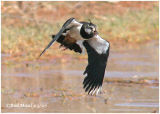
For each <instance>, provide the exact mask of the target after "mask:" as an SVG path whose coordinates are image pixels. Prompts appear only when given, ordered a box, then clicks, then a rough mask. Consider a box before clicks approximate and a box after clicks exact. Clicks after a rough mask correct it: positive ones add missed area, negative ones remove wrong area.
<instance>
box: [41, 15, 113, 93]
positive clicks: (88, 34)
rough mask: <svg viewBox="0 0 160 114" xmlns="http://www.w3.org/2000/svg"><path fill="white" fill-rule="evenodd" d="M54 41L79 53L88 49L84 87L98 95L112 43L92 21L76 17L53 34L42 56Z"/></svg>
mask: <svg viewBox="0 0 160 114" xmlns="http://www.w3.org/2000/svg"><path fill="white" fill-rule="evenodd" d="M54 41H57V42H58V43H60V44H61V46H64V47H65V48H67V49H70V50H73V51H75V52H78V53H82V52H83V51H84V49H86V51H87V53H88V66H87V67H86V70H85V72H84V75H85V74H87V76H86V77H85V79H84V81H83V88H84V89H85V92H88V94H91V95H94V94H96V95H97V94H98V93H99V92H100V90H101V87H102V83H103V78H104V74H105V68H106V64H107V60H108V56H109V48H110V45H109V42H107V41H106V40H104V39H102V38H101V37H100V36H99V35H98V32H97V31H96V25H94V24H93V23H91V22H90V23H88V22H78V21H76V20H75V18H70V19H68V20H67V21H66V22H65V23H64V24H63V26H62V29H61V30H60V31H59V32H58V33H57V34H56V35H53V36H52V41H51V42H50V43H49V44H48V46H47V47H46V48H45V49H44V51H43V52H42V53H41V54H40V56H41V55H42V54H43V53H44V52H45V51H46V49H48V48H49V47H50V46H51V45H52V44H53V42H54Z"/></svg>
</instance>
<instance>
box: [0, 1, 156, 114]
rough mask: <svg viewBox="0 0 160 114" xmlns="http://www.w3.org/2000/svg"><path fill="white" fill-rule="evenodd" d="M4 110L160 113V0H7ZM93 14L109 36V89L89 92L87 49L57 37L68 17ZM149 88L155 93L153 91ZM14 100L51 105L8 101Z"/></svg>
mask: <svg viewBox="0 0 160 114" xmlns="http://www.w3.org/2000/svg"><path fill="white" fill-rule="evenodd" d="M1 4H2V6H1V20H2V25H1V28H2V29H1V33H2V35H1V36H2V37H1V57H2V62H1V63H2V80H1V81H2V90H1V91H2V112H158V111H159V110H158V107H159V105H158V102H159V97H158V96H159V95H158V85H159V83H158V82H159V79H158V75H159V68H158V66H159V64H158V61H159V60H158V58H159V56H158V53H159V50H158V46H159V3H158V2H97V1H91V2H78V1H75V2H63V1H60V2H58V1H56V2H24V1H18V2H17V1H16V2H14V1H12V2H11V1H10V2H7V1H5V2H1ZM70 17H74V18H76V19H77V20H79V21H89V19H90V20H91V21H92V23H94V24H96V25H97V27H98V32H99V34H100V36H101V37H102V38H104V39H105V40H107V41H109V42H110V45H111V49H110V57H109V60H108V65H107V69H106V74H105V79H104V85H103V91H104V94H103V95H99V96H98V97H92V96H88V95H87V94H85V92H84V91H83V86H82V82H83V78H84V76H83V75H82V74H83V70H84V69H85V67H86V66H87V55H86V54H83V55H80V54H77V53H74V52H72V51H70V50H66V51H62V50H61V49H59V44H57V43H55V44H54V45H53V46H52V47H51V48H50V49H48V50H47V52H46V53H45V54H44V55H43V56H42V57H41V58H40V59H37V57H38V56H39V54H40V53H41V52H42V50H43V49H44V48H45V46H46V45H47V44H48V43H49V42H50V40H51V35H52V34H56V33H57V32H58V31H59V30H60V28H61V26H62V24H63V23H64V22H65V21H66V20H67V19H69V18H70ZM148 91H150V92H148ZM8 103H14V104H15V103H26V104H29V103H35V104H46V105H47V107H45V108H40V109H38V108H31V109H30V108H8V107H6V104H8Z"/></svg>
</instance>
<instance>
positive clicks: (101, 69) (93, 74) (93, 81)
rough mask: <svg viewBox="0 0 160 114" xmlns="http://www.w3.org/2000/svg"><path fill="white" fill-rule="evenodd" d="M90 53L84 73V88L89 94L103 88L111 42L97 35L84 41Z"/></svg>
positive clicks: (96, 92)
mask: <svg viewBox="0 0 160 114" xmlns="http://www.w3.org/2000/svg"><path fill="white" fill-rule="evenodd" d="M83 45H84V46H85V48H86V50H87V53H88V66H87V67H86V70H85V72H84V74H87V76H86V77H85V79H84V81H83V85H84V86H83V88H84V89H85V91H86V92H88V94H91V95H93V94H98V93H99V90H100V89H101V86H102V83H103V78H104V74H105V68H106V64H107V60H108V56H109V48H110V46H109V43H108V42H107V41H105V40H103V39H102V38H101V37H99V36H98V35H96V36H95V37H94V38H92V39H90V40H88V41H87V40H86V41H84V42H83Z"/></svg>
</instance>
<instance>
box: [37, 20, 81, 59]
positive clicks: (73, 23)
mask: <svg viewBox="0 0 160 114" xmlns="http://www.w3.org/2000/svg"><path fill="white" fill-rule="evenodd" d="M79 25H81V24H80V23H79V22H78V21H76V20H75V18H70V19H68V20H67V21H66V22H65V23H64V24H63V26H62V28H61V30H60V31H59V32H58V33H57V34H56V35H55V36H54V38H52V40H51V42H50V43H49V44H48V45H47V47H46V48H45V49H44V50H43V51H42V53H41V54H40V55H39V57H40V56H41V55H42V54H43V53H44V52H45V51H46V50H47V49H48V48H49V47H50V46H51V45H52V44H53V43H54V42H55V41H56V40H58V39H59V38H60V36H61V35H62V33H63V32H65V31H66V30H68V29H70V28H71V27H73V26H79Z"/></svg>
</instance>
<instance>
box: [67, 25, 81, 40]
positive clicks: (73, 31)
mask: <svg viewBox="0 0 160 114" xmlns="http://www.w3.org/2000/svg"><path fill="white" fill-rule="evenodd" d="M81 27H82V25H80V26H75V27H73V28H71V29H70V30H69V32H68V34H69V35H70V36H71V37H72V38H74V39H76V40H84V39H83V38H82V36H81V35H80V29H81Z"/></svg>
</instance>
